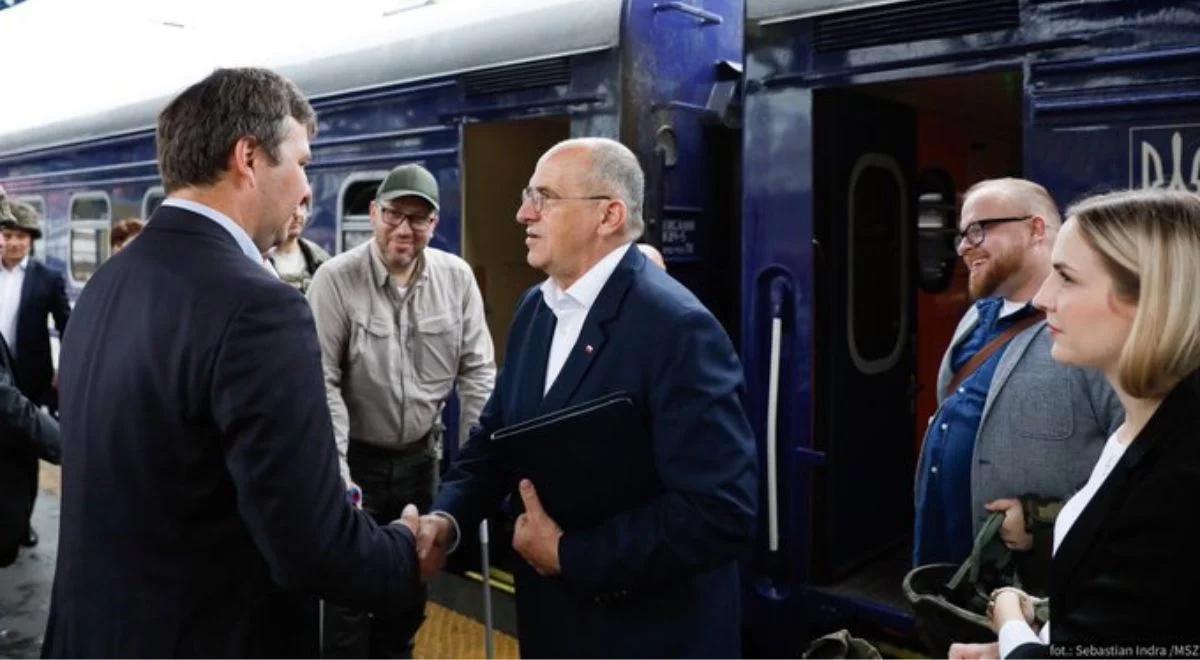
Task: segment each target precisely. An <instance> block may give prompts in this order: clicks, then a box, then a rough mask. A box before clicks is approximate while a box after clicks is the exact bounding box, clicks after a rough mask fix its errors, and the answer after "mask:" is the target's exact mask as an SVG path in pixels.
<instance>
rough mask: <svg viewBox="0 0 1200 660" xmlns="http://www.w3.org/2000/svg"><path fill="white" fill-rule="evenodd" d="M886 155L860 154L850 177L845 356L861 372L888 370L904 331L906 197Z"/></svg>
mask: <svg viewBox="0 0 1200 660" xmlns="http://www.w3.org/2000/svg"><path fill="white" fill-rule="evenodd" d="M906 190H907V184H906V183H905V180H904V175H903V173H902V172H901V170H900V165H899V164H898V163H897V162H896V161H895V159H893V158H892V157H891V156H887V155H884V154H864V155H863V156H862V157H861V158H860V159H859V161H858V163H856V164H855V166H854V171H853V172H852V173H851V174H850V209H849V211H850V217H849V223H848V231H849V241H848V246H849V252H850V254H849V255H848V260H849V264H850V268H849V277H850V282H849V287H848V288H849V294H850V300H849V305H848V306H847V313H848V314H849V319H848V321H849V323H848V325H849V335H850V336H849V340H850V356H851V358H852V359H853V361H854V363H855V366H857V367H858V369H859V370H860V371H861V372H862V373H864V374H873V373H881V372H883V371H886V370H888V369H890V368H891V367H893V366H894V365H895V363H896V360H898V359H899V358H900V355H901V353H902V352H903V349H904V342H905V341H906V335H907V333H908V230H907V228H908V198H907V194H906Z"/></svg>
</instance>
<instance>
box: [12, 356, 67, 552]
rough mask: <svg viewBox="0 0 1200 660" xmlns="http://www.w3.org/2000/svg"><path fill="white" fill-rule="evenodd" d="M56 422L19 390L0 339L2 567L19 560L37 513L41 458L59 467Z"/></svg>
mask: <svg viewBox="0 0 1200 660" xmlns="http://www.w3.org/2000/svg"><path fill="white" fill-rule="evenodd" d="M59 451H60V448H59V440H58V422H56V421H54V418H52V417H50V416H49V415H47V414H46V413H45V412H43V411H42V410H40V409H39V408H38V407H37V406H35V405H33V403H32V402H31V401H30V400H29V399H28V398H26V397H25V395H24V394H22V393H21V391H20V390H18V389H17V385H16V381H15V379H14V378H13V373H12V355H11V354H9V352H8V344H6V343H4V338H3V337H0V566H8V565H9V564H11V563H13V561H14V560H16V558H17V549H18V546H19V544H20V542H21V539H23V538H25V530H26V528H27V527H28V526H29V514H30V513H31V512H32V511H33V499H32V498H30V497H29V494H30V492H36V490H37V473H38V458H44V459H46V460H47V461H50V462H51V463H57V462H58V458H59Z"/></svg>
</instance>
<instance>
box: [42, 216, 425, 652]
mask: <svg viewBox="0 0 1200 660" xmlns="http://www.w3.org/2000/svg"><path fill="white" fill-rule="evenodd" d="M72 323H73V324H75V326H76V327H78V328H80V329H81V330H80V331H73V332H69V333H67V335H66V341H65V343H64V345H63V350H62V361H61V369H60V380H59V383H60V391H61V394H62V416H61V420H62V429H63V485H64V487H63V502H62V526H61V535H60V539H59V554H58V566H57V574H56V575H55V581H54V593H53V599H52V602H51V609H50V620H49V624H48V627H47V631H46V642H45V646H44V648H43V654H44V655H46V656H66V657H118V656H133V657H166V656H200V657H218V656H220V657H225V656H242V657H262V656H282V655H298V656H305V655H312V654H314V653H315V652H316V649H315V648H313V647H300V646H299V645H298V644H297V643H296V641H297V634H298V633H299V632H303V631H304V630H305V629H311V628H312V626H313V624H314V623H315V622H314V621H305V620H302V618H301V614H300V613H301V612H303V611H304V610H305V606H306V605H307V604H309V603H312V602H314V601H313V599H311V598H307V597H305V596H304V595H305V594H309V595H314V596H321V597H325V598H328V599H331V600H334V601H336V602H339V603H344V604H346V605H349V606H353V607H357V608H359V609H364V610H373V611H379V612H385V613H400V612H404V611H406V610H408V609H409V608H411V607H412V605H413V603H414V602H415V600H414V599H415V598H416V597H417V596H418V594H419V580H418V575H417V570H416V558H415V553H414V547H413V543H412V535H411V534H410V533H409V532H408V530H407V529H403V528H401V527H399V526H394V525H391V526H386V527H378V526H376V524H375V523H374V522H372V521H371V519H370V517H369V516H367V515H365V514H363V513H362V512H360V511H357V510H355V509H353V508H352V507H351V506H350V504H349V503H348V502H347V500H346V495H345V489H344V485H343V484H342V482H341V479H340V477H339V475H338V467H337V455H336V450H335V447H334V440H333V428H332V424H331V422H330V417H329V409H328V407H327V406H326V403H325V386H324V383H323V380H322V375H321V354H320V349H319V348H318V346H317V335H316V330H315V328H314V326H313V321H312V316H311V314H310V313H309V308H308V305H307V303H306V302H305V300H304V297H303V296H302V295H300V293H299V292H298V291H296V290H295V289H293V288H292V287H290V286H288V285H287V284H284V283H283V282H280V281H278V280H276V279H275V278H274V277H272V276H271V275H270V274H269V273H268V272H267V271H266V270H265V269H263V267H262V266H260V265H259V264H256V263H254V262H253V261H251V260H250V259H248V258H247V257H246V255H245V254H243V253H242V252H241V251H240V250H239V249H238V247H237V245H236V243H235V241H234V239H233V238H232V237H231V236H230V235H229V234H228V233H227V232H226V231H225V230H224V229H223V228H221V227H220V226H219V225H217V224H216V223H214V222H213V221H211V220H209V219H207V218H204V217H202V216H199V215H196V214H194V213H191V212H188V211H184V210H181V209H177V208H172V207H169V206H163V207H161V208H160V209H159V210H157V211H156V212H155V213H154V215H153V217H152V218H151V220H150V222H149V224H148V225H147V227H146V229H145V231H144V232H142V235H141V236H139V237H138V240H136V241H134V242H133V243H132V244H130V245H129V246H128V247H126V248H125V249H124V250H122V251H121V252H120V253H119V254H117V255H116V256H114V257H113V258H112V259H111V260H109V261H108V262H107V263H105V264H104V265H103V266H102V267H101V268H100V269H99V270H98V271H97V272H96V274H95V275H94V276H93V277H92V279H91V281H90V282H88V285H87V287H86V288H85V289H84V291H83V294H82V295H81V296H80V298H79V301H78V304H77V305H76V307H75V316H74V319H73V320H72ZM82 329H86V331H83V330H82ZM310 611H313V612H315V609H314V610H310Z"/></svg>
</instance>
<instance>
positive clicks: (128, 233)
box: [108, 218, 146, 247]
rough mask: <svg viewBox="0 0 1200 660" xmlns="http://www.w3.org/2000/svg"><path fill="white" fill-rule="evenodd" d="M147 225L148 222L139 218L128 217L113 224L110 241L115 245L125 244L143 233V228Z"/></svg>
mask: <svg viewBox="0 0 1200 660" xmlns="http://www.w3.org/2000/svg"><path fill="white" fill-rule="evenodd" d="M145 226H146V223H144V222H142V221H141V220H140V219H138V218H126V219H124V220H122V221H120V222H118V223H117V224H115V225H113V226H112V231H111V232H110V233H109V235H108V242H109V244H110V245H112V246H113V247H116V246H118V245H123V244H124V243H125V242H126V241H128V240H129V239H131V238H133V237H134V236H137V235H138V234H140V233H142V228H143V227H145Z"/></svg>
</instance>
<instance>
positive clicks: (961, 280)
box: [812, 71, 1022, 619]
mask: <svg viewBox="0 0 1200 660" xmlns="http://www.w3.org/2000/svg"><path fill="white" fill-rule="evenodd" d="M813 99H814V100H813V104H814V105H813V136H814V137H813V154H814V167H813V169H814V175H813V176H814V192H815V201H814V215H813V217H814V238H815V248H816V255H817V259H816V262H815V264H814V278H815V285H816V287H815V292H816V298H817V305H818V306H817V309H818V310H819V312H818V318H817V319H816V322H815V332H816V346H815V351H814V354H815V356H816V374H815V382H816V386H815V388H814V389H815V391H816V399H815V400H816V404H815V417H814V419H815V426H814V438H815V444H816V448H817V449H818V450H819V451H821V452H824V453H825V455H826V463H825V465H824V466H823V467H822V468H820V469H819V470H818V472H817V474H818V478H817V480H816V482H815V483H816V490H815V492H814V502H813V506H814V530H813V537H812V539H813V551H814V552H813V567H812V568H813V571H812V574H813V577H814V582H815V586H816V587H817V589H818V590H819V592H820V593H825V594H827V595H829V596H830V597H832V598H835V599H839V600H851V601H855V602H861V603H869V604H870V605H871V607H864V608H852V609H857V610H858V611H879V610H880V606H883V607H884V608H886V610H887V611H890V612H891V613H893V614H895V615H898V616H900V617H902V616H903V615H904V613H905V612H907V611H908V606H907V603H906V602H905V600H904V597H903V593H902V591H901V586H900V585H901V580H902V578H903V576H904V574H905V572H906V571H907V570H908V569H909V568H911V537H912V524H913V478H914V469H915V465H916V458H917V455H918V452H919V448H920V442H921V437H922V435H923V433H924V430H925V424H926V420H927V419H928V418H929V416H930V415H931V414H932V413H933V412H934V408H935V406H936V400H935V391H934V390H935V385H936V378H937V370H938V365H939V362H940V360H941V356H942V353H943V351H944V350H945V348H946V345H947V344H948V342H949V341H950V338H951V335H952V333H953V331H954V328H955V325H956V324H957V322H958V320H959V318H960V317H961V315H962V313H963V312H964V311H965V309H966V307H967V305H968V304H969V301H968V299H967V293H966V273H965V269H964V268H963V266H962V264H961V262H960V260H959V259H958V258H957V256H956V254H955V252H954V247H955V246H954V230H955V228H956V227H957V222H958V208H959V205H960V203H961V197H962V194H963V193H964V192H965V191H966V189H967V188H968V187H970V185H971V184H973V183H974V182H976V181H979V180H981V179H985V178H993V177H1000V176H1020V173H1021V162H1022V159H1021V141H1022V128H1021V126H1022V125H1021V117H1022V114H1021V103H1022V89H1021V74H1020V73H1019V72H1016V71H1001V72H993V73H985V74H972V75H959V76H948V77H941V78H924V79H917V80H905V81H900V82H890V83H884V84H872V85H856V86H852V87H842V88H832V89H823V90H817V91H815V92H814V95H813ZM964 497H969V494H964ZM884 618H885V619H886V617H884Z"/></svg>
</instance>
